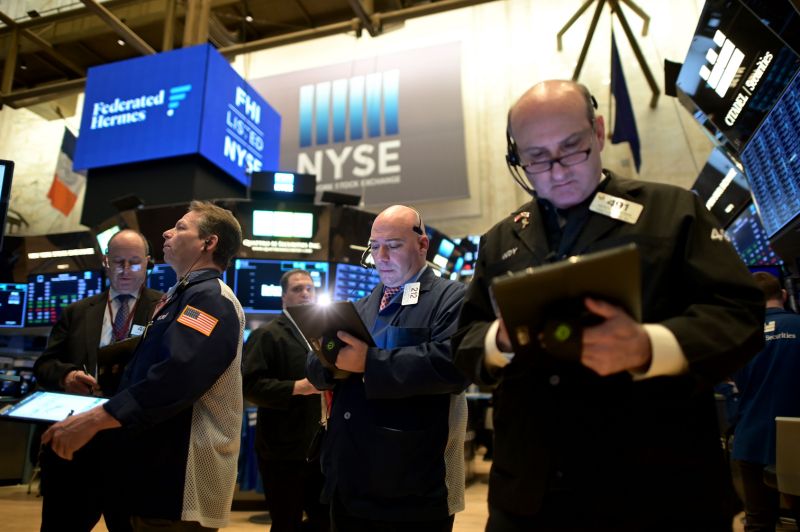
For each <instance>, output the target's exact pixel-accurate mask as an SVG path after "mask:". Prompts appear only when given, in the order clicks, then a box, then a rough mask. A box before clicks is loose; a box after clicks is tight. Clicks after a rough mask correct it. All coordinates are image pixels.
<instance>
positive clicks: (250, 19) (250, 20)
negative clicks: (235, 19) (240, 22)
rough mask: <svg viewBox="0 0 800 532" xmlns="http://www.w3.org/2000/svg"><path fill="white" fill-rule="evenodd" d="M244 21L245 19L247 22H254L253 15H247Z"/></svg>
mask: <svg viewBox="0 0 800 532" xmlns="http://www.w3.org/2000/svg"><path fill="white" fill-rule="evenodd" d="M244 19H245V20H246V21H247V22H253V17H252V16H251V15H247V16H246V17H244Z"/></svg>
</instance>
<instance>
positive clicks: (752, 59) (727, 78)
mask: <svg viewBox="0 0 800 532" xmlns="http://www.w3.org/2000/svg"><path fill="white" fill-rule="evenodd" d="M799 66H800V58H799V57H798V56H797V54H796V53H795V52H794V51H793V50H792V49H791V48H790V47H788V46H786V44H785V43H784V42H783V41H782V40H781V39H780V38H779V37H778V36H777V35H776V34H775V33H773V32H772V31H771V30H770V29H769V27H767V26H766V25H765V24H764V21H763V20H761V19H760V18H759V17H758V16H756V15H755V14H754V13H753V12H752V11H751V10H750V9H749V8H748V7H746V6H745V5H743V4H742V3H741V2H740V1H739V0H707V1H706V3H705V7H704V8H703V12H702V14H701V16H700V20H699V22H698V24H697V28H696V30H695V35H694V37H693V39H692V42H691V44H690V46H689V52H688V53H687V55H686V59H685V60H684V62H683V66H682V67H681V71H680V74H679V75H678V79H677V81H676V88H677V90H678V97H679V99H680V100H681V103H682V104H684V105H685V106H686V107H687V108H688V109H689V111H690V112H691V113H692V114H693V115H695V112H696V111H697V110H698V109H699V110H700V111H701V114H700V115H699V116H701V117H702V118H703V122H705V119H706V118H707V119H708V120H710V121H711V123H712V124H713V126H715V127H714V128H711V129H713V131H712V132H713V133H714V134H716V133H717V131H718V132H719V133H721V134H722V135H724V136H725V138H726V139H727V140H728V141H729V142H730V143H731V144H732V146H733V147H734V149H736V150H737V151H739V150H741V149H742V148H743V147H744V144H745V143H746V142H747V140H748V139H749V138H750V136H751V135H752V134H753V132H754V131H755V130H756V128H757V127H758V124H759V123H760V122H761V120H762V119H763V118H764V117H765V116H766V114H767V113H768V112H769V110H770V109H771V108H772V106H773V105H774V104H775V102H776V101H777V99H778V97H779V96H780V94H781V92H783V90H784V88H785V87H786V85H787V84H788V83H789V81H790V80H791V79H792V76H793V75H794V73H795V72H796V71H797V69H798V67H799ZM687 100H688V101H687ZM696 116H697V115H696Z"/></svg>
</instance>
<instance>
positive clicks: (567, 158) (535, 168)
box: [519, 147, 592, 174]
mask: <svg viewBox="0 0 800 532" xmlns="http://www.w3.org/2000/svg"><path fill="white" fill-rule="evenodd" d="M590 153H592V148H591V147H590V148H587V149H585V150H581V151H576V152H572V153H568V154H566V155H562V156H561V157H556V158H554V159H550V160H548V161H537V162H533V163H527V164H524V163H521V164H520V165H519V166H520V167H521V168H522V169H523V170H525V173H527V174H541V173H544V172H549V171H550V170H552V169H553V165H554V164H556V163H558V164H560V165H561V166H562V167H564V168H566V167H568V166H575V165H577V164H581V163H582V162H585V161H586V160H587V159H588V158H589V154H590Z"/></svg>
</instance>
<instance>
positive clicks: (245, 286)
mask: <svg viewBox="0 0 800 532" xmlns="http://www.w3.org/2000/svg"><path fill="white" fill-rule="evenodd" d="M296 268H299V269H303V270H307V271H308V272H309V273H310V274H311V279H312V280H313V281H314V288H316V292H317V297H319V296H320V295H321V294H322V293H323V292H326V291H327V290H328V273H329V265H328V263H327V262H315V261H296V260H271V259H236V261H235V262H234V270H233V291H234V292H235V294H236V297H237V299H239V302H240V303H241V304H242V308H243V309H244V311H245V312H254V313H258V312H262V313H274V314H277V313H279V312H281V310H282V308H283V305H282V301H281V276H282V275H283V274H284V273H286V272H288V271H289V270H293V269H296Z"/></svg>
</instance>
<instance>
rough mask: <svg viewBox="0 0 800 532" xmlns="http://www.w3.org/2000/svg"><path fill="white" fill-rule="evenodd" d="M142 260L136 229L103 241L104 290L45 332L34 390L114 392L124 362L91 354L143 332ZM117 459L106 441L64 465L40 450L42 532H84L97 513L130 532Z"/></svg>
mask: <svg viewBox="0 0 800 532" xmlns="http://www.w3.org/2000/svg"><path fill="white" fill-rule="evenodd" d="M148 259H149V249H148V244H147V240H146V239H145V237H144V236H143V235H142V234H141V233H139V232H137V231H134V230H132V229H124V230H122V231H120V232H118V233H117V234H115V235H114V236H113V237H112V238H111V240H109V242H108V250H107V253H106V255H105V257H104V258H103V265H104V267H105V270H106V275H107V277H108V279H109V281H110V284H111V286H110V288H109V289H108V290H106V291H104V292H103V293H101V294H98V295H96V296H92V297H88V298H86V299H82V300H81V301H78V302H76V303H73V304H72V305H70V306H69V307H67V308H66V309H65V310H64V312H63V313H62V314H61V317H60V318H59V320H58V322H57V323H56V324H55V326H54V327H53V330H52V331H51V332H50V338H49V340H48V342H47V349H45V351H44V352H43V353H42V354H41V356H40V357H39V358H38V359H37V360H36V363H35V365H34V373H35V375H36V380H37V382H38V384H39V386H41V387H42V388H45V389H47V390H53V391H65V392H69V393H78V394H92V393H101V394H102V395H105V396H109V397H110V396H112V395H114V394H115V393H116V391H117V386H118V385H119V381H120V378H121V376H122V372H123V370H124V368H125V361H124V360H116V361H114V360H109V361H108V363H105V361H104V359H103V356H102V354H101V355H100V356H98V350H99V349H100V348H102V347H105V346H107V345H109V344H112V343H114V342H118V341H120V340H124V339H126V338H129V337H131V336H139V335H141V334H142V332H143V331H144V326H145V325H146V324H147V322H148V321H149V319H150V316H151V314H152V313H153V309H154V307H155V305H156V303H157V302H158V300H159V298H160V297H161V292H158V291H156V290H150V289H149V288H146V287H145V286H144V281H145V278H146V276H147V261H148ZM122 305H124V308H123V307H122ZM101 353H102V352H101ZM131 353H132V351H131ZM118 460H119V458H118V457H116V455H115V452H114V449H113V443H111V441H110V438H102V439H98V440H97V441H95V442H92V444H90V445H89V446H87V447H86V448H85V449H82V450H81V451H80V452H78V453H77V454H76V455H75V459H74V460H73V461H72V462H69V461H66V460H62V459H61V458H59V457H57V456H56V455H55V454H53V453H52V452H51V451H50V449H49V448H47V447H45V448H44V449H43V453H42V456H41V468H42V483H41V488H42V495H43V496H44V501H43V504H42V530H43V531H46V530H76V531H77V530H87V531H88V530H91V529H92V528H93V527H94V525H95V524H97V522H98V521H99V520H100V516H101V514H102V515H104V516H105V521H106V527H107V528H108V529H109V530H110V531H111V532H114V531H116V530H130V524H129V516H128V514H127V511H126V510H125V509H124V508H123V507H122V506H121V504H120V503H124V502H125V501H124V500H123V498H122V497H120V494H119V493H118V491H117V490H115V489H114V488H113V487H112V486H113V485H114V484H113V483H114V480H115V479H114V477H115V476H116V472H117V468H116V467H115V463H117V461H118Z"/></svg>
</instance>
